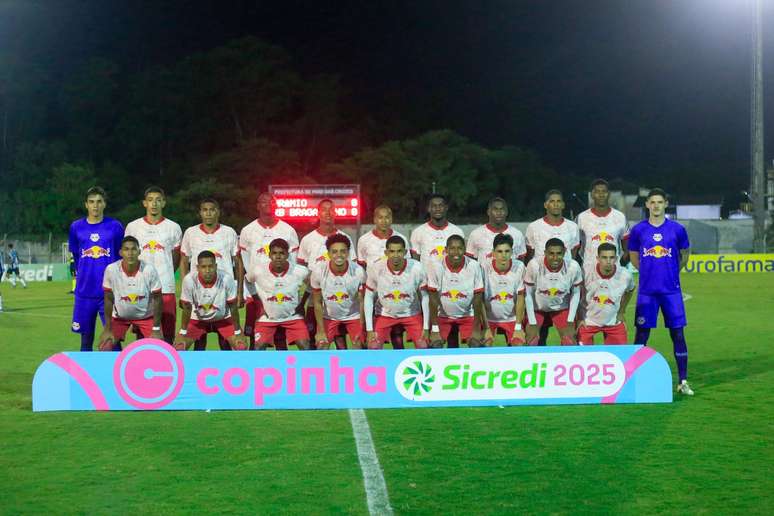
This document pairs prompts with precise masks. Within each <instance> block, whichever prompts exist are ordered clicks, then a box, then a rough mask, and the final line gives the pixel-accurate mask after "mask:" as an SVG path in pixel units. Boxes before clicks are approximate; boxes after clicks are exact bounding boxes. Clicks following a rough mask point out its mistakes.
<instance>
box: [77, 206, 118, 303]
mask: <svg viewBox="0 0 774 516" xmlns="http://www.w3.org/2000/svg"><path fill="white" fill-rule="evenodd" d="M123 238H124V227H123V226H122V225H121V223H120V222H118V221H117V220H115V219H111V218H110V217H105V218H103V219H102V221H101V222H98V223H96V224H90V223H89V222H88V220H87V219H86V218H85V217H84V218H82V219H79V220H76V221H75V222H73V223H72V224H71V225H70V237H69V246H70V252H71V253H72V255H73V259H74V260H75V267H76V270H77V275H78V282H77V283H76V284H75V295H76V296H78V297H88V298H98V299H99V298H102V277H103V276H104V274H105V269H106V268H107V266H108V265H109V264H111V263H113V262H115V261H117V260H120V259H121V256H120V255H119V254H118V252H119V251H120V250H121V240H123Z"/></svg>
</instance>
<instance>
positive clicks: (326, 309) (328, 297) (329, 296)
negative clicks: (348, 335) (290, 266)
mask: <svg viewBox="0 0 774 516" xmlns="http://www.w3.org/2000/svg"><path fill="white" fill-rule="evenodd" d="M365 280H366V278H365V271H364V270H363V268H362V267H361V266H360V265H358V264H357V263H355V262H347V269H346V270H345V271H344V272H341V273H337V272H334V271H333V269H332V268H331V266H330V262H328V266H327V267H322V266H320V267H316V268H315V269H314V270H313V271H312V274H311V276H310V279H309V283H310V285H311V286H312V289H314V290H315V291H316V292H320V293H321V294H322V302H323V317H324V318H325V319H331V320H334V321H351V320H354V319H359V318H360V298H359V296H358V294H359V293H360V292H362V291H363V289H364V288H365Z"/></svg>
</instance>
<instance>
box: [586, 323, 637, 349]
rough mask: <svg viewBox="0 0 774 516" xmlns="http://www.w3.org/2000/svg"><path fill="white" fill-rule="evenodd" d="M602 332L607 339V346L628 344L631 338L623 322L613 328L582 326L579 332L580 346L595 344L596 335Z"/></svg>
mask: <svg viewBox="0 0 774 516" xmlns="http://www.w3.org/2000/svg"><path fill="white" fill-rule="evenodd" d="M600 332H602V335H603V336H604V337H605V344H628V340H629V337H628V335H627V334H626V324H624V323H623V322H620V323H618V324H614V325H612V326H582V327H581V328H580V329H579V330H578V344H583V345H586V346H588V345H591V344H594V335H596V334H597V333H600Z"/></svg>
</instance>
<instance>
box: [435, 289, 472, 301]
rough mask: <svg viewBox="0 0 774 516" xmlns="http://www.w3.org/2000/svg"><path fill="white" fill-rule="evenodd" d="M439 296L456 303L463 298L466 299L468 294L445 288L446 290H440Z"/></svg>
mask: <svg viewBox="0 0 774 516" xmlns="http://www.w3.org/2000/svg"><path fill="white" fill-rule="evenodd" d="M441 297H445V298H447V299H449V300H450V301H454V302H455V303H456V302H457V301H462V300H463V299H467V298H468V297H470V296H468V295H467V294H466V293H465V292H460V291H459V290H447V291H446V292H441Z"/></svg>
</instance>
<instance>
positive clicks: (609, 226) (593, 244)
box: [578, 208, 629, 272]
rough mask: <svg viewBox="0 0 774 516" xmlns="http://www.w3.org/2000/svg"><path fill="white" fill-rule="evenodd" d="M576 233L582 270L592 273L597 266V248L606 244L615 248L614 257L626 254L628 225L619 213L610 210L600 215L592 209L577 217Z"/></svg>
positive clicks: (623, 216) (624, 217)
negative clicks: (578, 233)
mask: <svg viewBox="0 0 774 516" xmlns="http://www.w3.org/2000/svg"><path fill="white" fill-rule="evenodd" d="M578 231H579V232H580V242H581V248H582V257H583V270H584V271H586V272H588V271H593V270H594V268H595V267H596V265H597V248H598V247H599V245H600V244H604V243H608V244H613V245H614V246H615V247H616V255H617V256H618V257H620V256H621V253H623V252H626V244H625V241H626V240H628V238H629V224H628V223H627V222H626V216H625V215H624V214H623V213H621V212H620V211H618V210H616V209H614V208H610V209H609V210H608V212H607V213H600V212H598V211H597V210H595V209H594V208H591V209H588V210H586V211H583V212H581V213H580V214H579V215H578Z"/></svg>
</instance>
